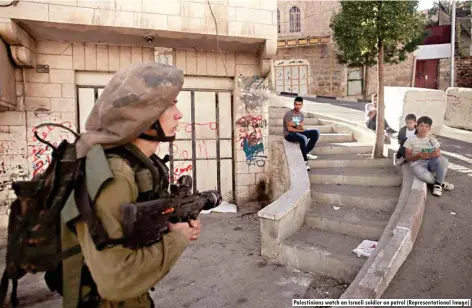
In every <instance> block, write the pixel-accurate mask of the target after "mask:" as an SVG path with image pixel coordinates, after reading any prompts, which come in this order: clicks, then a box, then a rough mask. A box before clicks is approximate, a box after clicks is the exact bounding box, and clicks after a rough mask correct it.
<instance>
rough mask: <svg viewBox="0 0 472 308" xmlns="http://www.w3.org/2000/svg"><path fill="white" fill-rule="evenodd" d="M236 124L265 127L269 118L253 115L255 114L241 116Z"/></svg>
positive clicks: (246, 126) (247, 126)
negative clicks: (264, 118)
mask: <svg viewBox="0 0 472 308" xmlns="http://www.w3.org/2000/svg"><path fill="white" fill-rule="evenodd" d="M236 125H239V126H241V127H245V128H249V127H253V128H259V127H261V128H264V127H266V126H267V120H263V119H262V116H261V115H258V116H253V115H250V114H249V115H246V116H243V117H240V118H239V119H238V120H237V121H236Z"/></svg>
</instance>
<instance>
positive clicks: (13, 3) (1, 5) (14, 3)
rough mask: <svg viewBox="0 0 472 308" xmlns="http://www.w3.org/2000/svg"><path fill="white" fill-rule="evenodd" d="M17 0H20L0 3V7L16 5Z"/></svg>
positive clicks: (18, 0)
mask: <svg viewBox="0 0 472 308" xmlns="http://www.w3.org/2000/svg"><path fill="white" fill-rule="evenodd" d="M18 2H20V0H14V1H12V2H10V3H9V4H0V7H9V6H12V5H13V6H16V5H17V4H18Z"/></svg>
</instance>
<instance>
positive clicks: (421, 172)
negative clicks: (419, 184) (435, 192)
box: [412, 156, 448, 184]
mask: <svg viewBox="0 0 472 308" xmlns="http://www.w3.org/2000/svg"><path fill="white" fill-rule="evenodd" d="M447 164H448V160H447V158H446V157H443V156H439V157H434V158H431V159H425V160H418V161H416V162H415V163H414V164H413V165H412V168H413V173H414V174H415V175H416V177H417V178H418V179H420V180H422V181H423V182H426V183H429V184H435V183H438V184H443V183H444V179H445V178H446V173H447ZM433 172H435V173H436V177H435V176H434V175H433V174H432V173H433Z"/></svg>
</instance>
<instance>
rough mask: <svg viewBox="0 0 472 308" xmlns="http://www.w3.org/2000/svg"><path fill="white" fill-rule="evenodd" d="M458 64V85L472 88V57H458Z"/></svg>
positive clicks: (456, 64) (456, 63)
mask: <svg viewBox="0 0 472 308" xmlns="http://www.w3.org/2000/svg"><path fill="white" fill-rule="evenodd" d="M455 66H456V86H457V87H464V88H472V57H457V58H456V61H455Z"/></svg>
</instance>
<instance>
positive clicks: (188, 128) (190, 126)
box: [177, 122, 218, 133]
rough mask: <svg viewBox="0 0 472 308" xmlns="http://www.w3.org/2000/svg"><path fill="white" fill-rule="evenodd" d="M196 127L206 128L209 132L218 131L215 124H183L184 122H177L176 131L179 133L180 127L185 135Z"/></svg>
mask: <svg viewBox="0 0 472 308" xmlns="http://www.w3.org/2000/svg"><path fill="white" fill-rule="evenodd" d="M196 125H198V126H208V128H209V129H210V130H217V129H218V124H216V122H207V123H193V124H192V123H185V122H179V128H178V129H177V131H180V127H183V129H184V132H186V133H191V132H192V130H193V128H194V127H195V126H196Z"/></svg>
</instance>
